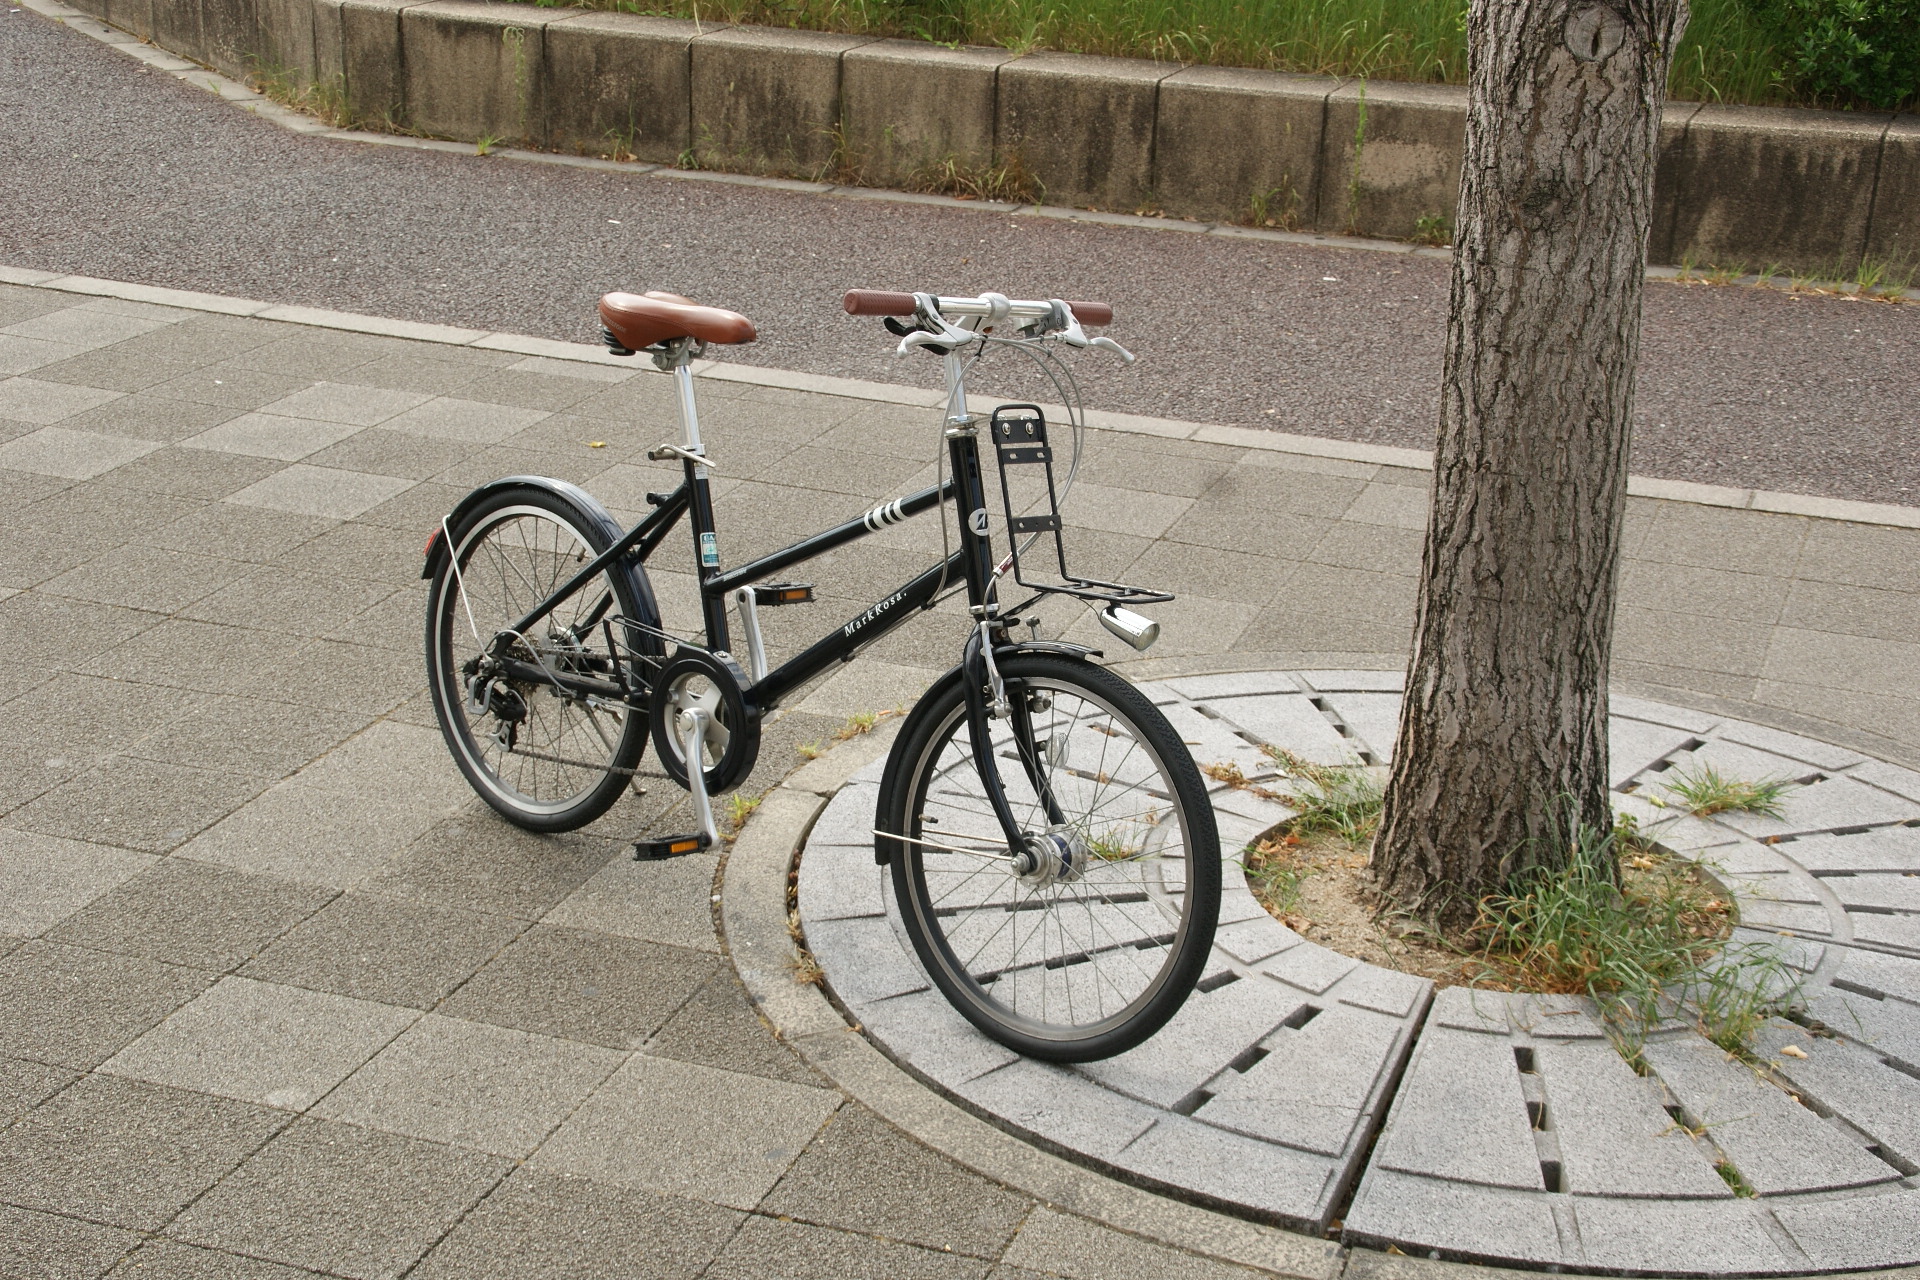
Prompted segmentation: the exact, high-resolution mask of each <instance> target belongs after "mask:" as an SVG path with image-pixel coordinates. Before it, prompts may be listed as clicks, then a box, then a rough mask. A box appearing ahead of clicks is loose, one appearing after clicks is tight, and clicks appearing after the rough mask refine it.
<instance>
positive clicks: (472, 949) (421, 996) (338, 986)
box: [241, 893, 525, 1009]
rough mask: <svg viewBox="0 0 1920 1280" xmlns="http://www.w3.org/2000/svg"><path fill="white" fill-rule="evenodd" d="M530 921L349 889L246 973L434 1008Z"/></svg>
mask: <svg viewBox="0 0 1920 1280" xmlns="http://www.w3.org/2000/svg"><path fill="white" fill-rule="evenodd" d="M524 927H525V926H524V925H523V924H522V923H521V922H519V921H516V920H513V919H511V918H509V917H505V916H490V915H481V914H479V913H477V912H472V911H464V910H462V909H460V908H458V907H444V906H436V905H433V904H430V903H419V902H406V901H401V900H396V899H382V898H370V897H366V896H364V895H361V894H354V893H345V894H341V895H340V896H339V897H337V898H335V899H334V900H333V901H332V902H331V903H329V904H328V905H327V906H326V908H325V909H324V910H322V911H320V912H319V913H317V914H315V915H314V916H312V917H311V918H309V919H308V920H306V921H305V922H304V923H302V924H300V925H299V926H297V927H296V928H294V929H292V930H290V931H289V932H288V933H287V934H286V935H285V936H284V937H282V938H280V940H279V941H277V942H275V943H274V944H273V945H272V946H270V947H268V948H266V949H265V950H264V951H262V952H261V953H260V954H259V955H257V956H256V957H255V958H254V959H253V960H252V961H251V962H250V963H249V964H248V965H247V966H246V968H244V969H243V970H241V976H243V977H248V978H258V979H260V980H261V981H263V982H278V983H284V984H286V985H288V986H295V987H305V988H307V989H309V990H313V991H331V992H333V993H335V994H336V995H343V996H352V997H354V998H355V999H359V1000H372V1001H376V1002H378V1003H381V1004H393V1005H405V1006H407V1007H409V1008H414V1009H430V1008H432V1007H433V1006H434V1005H435V1004H437V1003H439V1001H440V1000H442V999H443V998H445V997H446V996H447V995H448V994H449V993H450V992H452V991H453V990H454V989H455V988H456V987H458V986H459V985H460V984H461V983H462V982H464V981H466V980H467V978H468V977H470V976H471V975H472V974H473V972H474V971H475V970H477V969H478V968H479V967H480V966H481V965H483V964H485V963H486V962H487V961H488V960H489V959H491V958H492V957H493V956H494V955H495V954H497V953H498V952H499V950H500V948H502V947H504V946H506V945H507V944H508V943H509V942H511V941H513V939H514V938H515V937H516V936H518V935H519V933H520V931H521V929H522V928H524Z"/></svg>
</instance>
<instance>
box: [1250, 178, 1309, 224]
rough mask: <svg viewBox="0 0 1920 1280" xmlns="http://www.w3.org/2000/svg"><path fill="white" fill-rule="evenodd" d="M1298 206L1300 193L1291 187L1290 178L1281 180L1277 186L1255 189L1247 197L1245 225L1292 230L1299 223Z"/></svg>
mask: <svg viewBox="0 0 1920 1280" xmlns="http://www.w3.org/2000/svg"><path fill="white" fill-rule="evenodd" d="M1299 206H1300V193H1299V192H1297V191H1295V190H1294V189H1293V183H1292V181H1291V180H1283V181H1282V182H1281V184H1280V185H1279V186H1277V187H1269V188H1268V189H1267V190H1265V191H1256V192H1254V193H1253V195H1252V196H1251V197H1249V198H1248V200H1247V215H1246V219H1245V221H1246V225H1247V226H1250V227H1276V228H1278V229H1279V230H1281V231H1292V230H1294V229H1295V228H1296V227H1297V226H1299V223H1300V211H1299Z"/></svg>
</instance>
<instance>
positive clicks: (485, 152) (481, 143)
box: [473, 133, 500, 156]
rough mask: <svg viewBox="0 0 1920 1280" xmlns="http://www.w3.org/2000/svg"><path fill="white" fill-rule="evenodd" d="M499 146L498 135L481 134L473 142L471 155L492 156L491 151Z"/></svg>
mask: <svg viewBox="0 0 1920 1280" xmlns="http://www.w3.org/2000/svg"><path fill="white" fill-rule="evenodd" d="M499 145H500V138H499V135H498V134H492V133H484V134H481V135H480V137H479V138H478V139H476V140H475V141H474V144H473V154H475V155H477V156H490V155H492V154H493V149H494V148H495V147H497V146H499Z"/></svg>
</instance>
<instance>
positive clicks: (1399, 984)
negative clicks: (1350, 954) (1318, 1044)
mask: <svg viewBox="0 0 1920 1280" xmlns="http://www.w3.org/2000/svg"><path fill="white" fill-rule="evenodd" d="M1432 990H1433V984H1432V983H1431V982H1429V981H1427V980H1426V979H1425V978H1420V977H1416V976H1414V975H1413V974H1410V973H1396V972H1395V971H1393V970H1392V969H1382V968H1379V967H1378V966H1376V965H1370V964H1369V965H1361V966H1359V967H1358V968H1356V969H1354V970H1353V971H1352V972H1351V973H1349V974H1347V975H1346V976H1345V977H1343V978H1341V979H1340V980H1339V981H1338V982H1336V983H1335V984H1334V985H1333V986H1332V987H1329V988H1328V989H1327V991H1326V992H1325V993H1323V994H1331V995H1332V996H1333V997H1334V999H1336V1000H1338V1001H1340V1003H1342V1004H1350V1005H1353V1006H1355V1007H1356V1008H1360V1009H1372V1010H1373V1011H1374V1012H1376V1013H1384V1014H1389V1015H1391V1016H1393V1017H1396V1018H1405V1017H1410V1016H1411V1015H1412V1013H1413V1011H1414V1007H1415V1006H1416V1005H1419V1004H1423V1003H1425V1001H1426V998H1427V996H1428V994H1429V993H1430V992H1431V991H1432Z"/></svg>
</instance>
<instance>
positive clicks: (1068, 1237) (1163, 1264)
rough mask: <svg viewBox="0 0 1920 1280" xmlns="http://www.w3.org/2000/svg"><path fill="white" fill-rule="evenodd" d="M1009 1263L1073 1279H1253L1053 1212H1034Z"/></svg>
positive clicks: (1240, 1271)
mask: <svg viewBox="0 0 1920 1280" xmlns="http://www.w3.org/2000/svg"><path fill="white" fill-rule="evenodd" d="M1006 1262H1007V1264H1008V1265H1009V1266H1016V1267H1021V1268H1023V1269H1025V1270H1027V1271H1029V1272H1039V1273H1043V1274H1046V1275H1056V1276H1066V1277H1069V1278H1070V1280H1243V1278H1244V1277H1247V1276H1249V1275H1251V1274H1253V1273H1252V1272H1249V1271H1247V1270H1246V1269H1245V1268H1242V1267H1236V1266H1231V1265H1229V1264H1227V1263H1224V1262H1220V1261H1217V1260H1215V1259H1212V1258H1202V1257H1198V1256H1196V1255H1194V1254H1191V1253H1182V1252H1180V1251H1179V1250H1177V1249H1169V1248H1167V1247H1166V1246H1165V1245H1159V1244H1154V1243H1152V1242H1150V1241H1147V1240H1142V1239H1141V1238H1140V1237H1138V1236H1131V1235H1126V1234H1124V1233H1122V1232H1119V1231H1115V1230H1113V1229H1112V1228H1110V1227H1103V1226H1100V1225H1099V1224H1097V1223H1093V1222H1088V1221H1087V1220H1086V1219H1085V1218H1077V1217H1074V1216H1072V1215H1070V1214H1065V1213H1060V1212H1058V1211H1056V1210H1053V1209H1036V1210H1034V1212H1033V1216H1032V1217H1031V1218H1029V1219H1027V1221H1026V1223H1025V1225H1023V1226H1022V1227H1021V1228H1020V1234H1019V1235H1018V1236H1016V1237H1015V1238H1014V1241H1013V1244H1012V1246H1011V1247H1009V1248H1008V1250H1007V1252H1006Z"/></svg>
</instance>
